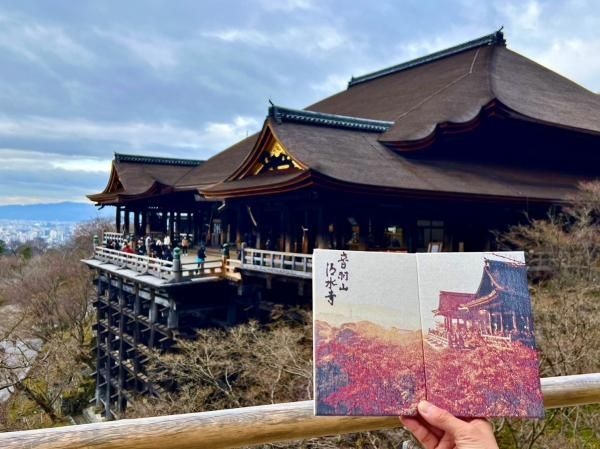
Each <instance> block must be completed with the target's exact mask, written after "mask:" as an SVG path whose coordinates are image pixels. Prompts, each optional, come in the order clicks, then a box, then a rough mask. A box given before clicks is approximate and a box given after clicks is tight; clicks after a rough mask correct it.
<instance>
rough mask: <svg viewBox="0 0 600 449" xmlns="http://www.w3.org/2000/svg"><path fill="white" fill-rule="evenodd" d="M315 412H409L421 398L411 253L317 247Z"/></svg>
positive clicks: (420, 353)
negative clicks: (335, 249)
mask: <svg viewBox="0 0 600 449" xmlns="http://www.w3.org/2000/svg"><path fill="white" fill-rule="evenodd" d="M313 314H314V370H315V375H314V379H315V413H316V414H317V415H357V416H361V415H363V416H369V415H370V416H375V415H411V414H414V413H415V412H416V405H417V404H418V402H419V401H420V400H422V399H424V398H425V382H424V381H425V375H424V368H423V341H422V333H421V313H420V307H419V298H418V284H417V269H416V259H415V255H414V254H397V253H396V254H394V253H373V252H363V251H334V250H315V252H314V256H313Z"/></svg>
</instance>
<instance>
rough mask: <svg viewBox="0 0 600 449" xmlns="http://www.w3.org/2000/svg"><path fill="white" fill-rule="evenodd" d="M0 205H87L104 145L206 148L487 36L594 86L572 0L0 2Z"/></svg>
mask: <svg viewBox="0 0 600 449" xmlns="http://www.w3.org/2000/svg"><path fill="white" fill-rule="evenodd" d="M0 25H1V26H2V30H3V31H2V34H1V35H0V64H1V67H2V73H1V74H0V159H1V160H2V164H1V166H0V205H3V204H4V205H5V204H31V203H54V202H62V201H76V202H85V201H87V200H86V198H85V195H86V194H89V193H95V192H99V191H101V190H103V188H104V187H105V185H106V182H107V180H108V173H109V170H110V162H111V159H112V156H113V153H114V152H122V153H131V154H146V155H150V156H159V155H160V156H170V157H181V158H191V159H207V158H209V157H210V156H212V155H214V154H215V153H217V152H219V151H221V150H222V149H224V148H226V147H227V146H229V145H231V144H233V143H235V142H236V141H237V140H239V139H241V138H243V137H245V136H246V135H248V134H251V133H253V132H255V131H258V130H259V129H260V127H261V124H262V122H263V120H264V118H265V115H266V112H267V107H268V100H269V99H271V100H272V101H273V102H275V103H276V104H280V105H284V106H289V107H293V108H302V107H305V106H307V105H309V104H311V103H313V102H315V101H317V100H319V99H321V98H324V97H326V96H329V95H331V94H334V93H335V92H337V91H339V90H342V89H345V87H346V84H347V82H348V80H349V79H350V77H351V76H353V75H354V76H357V75H360V74H363V73H367V72H370V71H373V70H377V69H380V68H383V67H386V66H390V65H393V64H397V63H399V62H402V61H406V60H409V59H411V58H414V57H418V56H421V55H424V54H427V53H431V52H433V51H436V50H439V49H442V48H446V47H449V46H452V45H455V44H457V43H460V42H464V41H467V40H470V39H473V38H476V37H479V36H481V35H484V34H488V33H491V32H493V31H495V30H497V29H498V28H499V27H500V26H502V25H504V32H505V37H506V39H507V43H508V47H509V48H511V49H512V50H514V51H516V52H519V53H521V54H523V55H525V56H527V57H528V58H531V59H533V60H535V61H536V62H539V63H541V64H543V65H546V66H547V67H549V68H550V69H552V70H555V71H557V72H558V73H560V74H562V75H564V76H566V77H568V78H571V79H572V80H574V81H576V82H578V83H579V84H581V85H583V86H584V87H586V88H588V89H590V90H592V91H594V92H598V91H600V60H599V59H598V58H597V57H596V55H597V54H599V53H600V36H599V35H598V33H597V30H598V29H600V7H599V6H598V4H597V3H596V2H592V1H584V0H571V1H565V2H559V1H541V0H540V1H538V0H527V1H523V2H519V1H516V0H515V1H502V2H500V1H492V2H477V1H475V0H454V1H449V2H436V1H418V2H417V1H405V2H401V3H400V2H394V1H391V0H390V1H385V0H381V1H377V2H353V3H352V4H351V6H350V5H348V4H347V3H345V2H341V1H340V0H331V1H317V0H277V1H269V0H254V1H247V2H246V1H243V2H242V1H241V0H239V1H231V2H222V1H220V2H217V1H203V2H194V1H191V0H181V1H178V2H176V3H173V2H166V1H161V0H156V1H151V2H149V1H142V0H133V1H129V2H117V1H115V0H107V1H89V2H71V1H67V0H54V1H52V2H40V1H34V0H6V1H4V2H2V5H0Z"/></svg>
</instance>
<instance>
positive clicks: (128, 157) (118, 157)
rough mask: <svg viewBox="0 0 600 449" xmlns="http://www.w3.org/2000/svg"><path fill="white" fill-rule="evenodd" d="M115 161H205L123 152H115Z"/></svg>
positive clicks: (172, 162)
mask: <svg viewBox="0 0 600 449" xmlns="http://www.w3.org/2000/svg"><path fill="white" fill-rule="evenodd" d="M115 162H133V163H142V164H155V165H179V166H197V165H200V164H202V163H203V162H204V161H201V160H197V159H181V158H173V157H162V156H161V157H156V156H143V155H137V154H123V153H115Z"/></svg>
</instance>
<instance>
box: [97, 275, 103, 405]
mask: <svg viewBox="0 0 600 449" xmlns="http://www.w3.org/2000/svg"><path fill="white" fill-rule="evenodd" d="M97 276H98V280H97V283H96V304H97V305H96V364H99V363H100V360H101V357H102V348H101V347H100V344H101V343H102V339H101V338H100V335H101V334H102V331H101V328H100V326H101V324H100V307H101V302H100V295H101V292H102V273H101V272H100V270H98V271H97ZM100 380H101V375H100V370H99V369H96V407H99V406H100V394H101V393H100Z"/></svg>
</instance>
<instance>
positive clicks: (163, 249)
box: [105, 234, 206, 263]
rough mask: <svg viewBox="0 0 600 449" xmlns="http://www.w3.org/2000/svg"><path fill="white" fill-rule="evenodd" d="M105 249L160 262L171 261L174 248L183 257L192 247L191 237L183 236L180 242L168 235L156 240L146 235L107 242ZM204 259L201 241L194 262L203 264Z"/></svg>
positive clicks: (203, 248)
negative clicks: (150, 258) (178, 249)
mask: <svg viewBox="0 0 600 449" xmlns="http://www.w3.org/2000/svg"><path fill="white" fill-rule="evenodd" d="M105 246H106V247H107V248H111V249H116V250H119V251H123V252H125V253H128V254H137V255H139V256H149V257H152V258H156V259H162V260H169V261H172V260H173V251H174V249H175V248H180V249H181V253H182V254H183V255H188V254H189V250H190V248H191V247H192V246H193V239H192V235H190V234H183V235H182V238H181V240H178V239H177V238H173V239H171V237H170V236H169V235H165V236H162V238H161V237H158V238H156V237H155V236H154V237H153V236H152V235H149V234H148V235H146V236H145V237H140V238H138V239H135V238H131V239H128V240H124V241H122V242H119V241H117V240H107V241H106V242H105ZM205 259H206V247H205V246H204V243H203V241H202V239H201V243H200V245H199V247H198V252H197V257H196V261H197V262H198V263H204V261H205Z"/></svg>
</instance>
